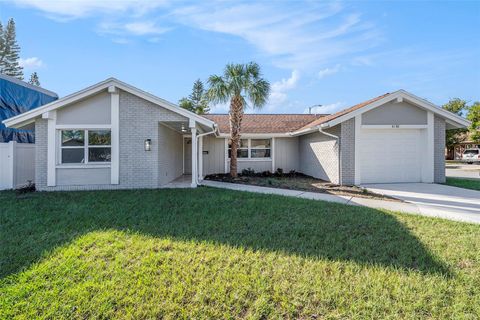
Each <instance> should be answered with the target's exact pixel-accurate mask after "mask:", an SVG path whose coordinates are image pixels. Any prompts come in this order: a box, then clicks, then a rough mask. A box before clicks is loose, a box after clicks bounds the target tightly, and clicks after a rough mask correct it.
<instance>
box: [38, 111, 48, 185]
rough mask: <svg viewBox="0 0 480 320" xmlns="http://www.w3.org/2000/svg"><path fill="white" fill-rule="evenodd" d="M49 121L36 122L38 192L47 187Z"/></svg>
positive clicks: (39, 120) (40, 120)
mask: <svg viewBox="0 0 480 320" xmlns="http://www.w3.org/2000/svg"><path fill="white" fill-rule="evenodd" d="M47 130H48V125H47V120H46V119H37V120H36V121H35V186H36V188H37V189H38V190H43V189H45V188H46V187H47Z"/></svg>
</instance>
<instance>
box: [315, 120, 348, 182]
mask: <svg viewBox="0 0 480 320" xmlns="http://www.w3.org/2000/svg"><path fill="white" fill-rule="evenodd" d="M322 126H323V127H325V128H328V127H330V125H329V124H327V123H325V124H323V125H320V126H318V131H319V132H320V133H322V134H324V135H326V136H329V137H332V138H334V139H336V140H337V143H338V184H342V163H341V150H340V137H339V136H336V135H334V134H331V133H328V132H325V131H323V130H322Z"/></svg>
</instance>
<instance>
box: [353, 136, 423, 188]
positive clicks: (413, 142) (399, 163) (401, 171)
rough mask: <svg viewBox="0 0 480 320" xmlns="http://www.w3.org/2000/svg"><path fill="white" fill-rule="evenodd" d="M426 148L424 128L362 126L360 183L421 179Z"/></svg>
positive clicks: (417, 180)
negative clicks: (406, 128) (363, 127)
mask: <svg viewBox="0 0 480 320" xmlns="http://www.w3.org/2000/svg"><path fill="white" fill-rule="evenodd" d="M425 148H426V146H425V138H424V135H423V134H422V130H417V129H409V130H405V129H404V130H402V129H385V130H383V129H382V130H378V129H362V133H361V138H360V148H359V154H358V155H359V157H360V163H359V164H360V180H361V183H395V182H420V181H421V177H422V154H424V150H425Z"/></svg>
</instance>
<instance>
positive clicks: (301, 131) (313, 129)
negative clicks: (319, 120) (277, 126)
mask: <svg viewBox="0 0 480 320" xmlns="http://www.w3.org/2000/svg"><path fill="white" fill-rule="evenodd" d="M319 128H320V126H314V127H311V128H307V129H303V130H298V131H294V132H291V133H289V134H288V135H289V136H291V137H297V136H301V135H304V134H309V133H312V132H317V131H318V129H319Z"/></svg>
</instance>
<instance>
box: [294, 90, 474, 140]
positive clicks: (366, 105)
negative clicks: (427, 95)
mask: <svg viewBox="0 0 480 320" xmlns="http://www.w3.org/2000/svg"><path fill="white" fill-rule="evenodd" d="M396 99H398V100H399V101H403V100H406V101H408V102H410V103H412V104H414V105H416V106H418V107H420V108H422V109H425V110H428V111H431V112H433V113H434V114H437V115H439V116H440V117H442V118H444V119H445V121H446V122H447V123H448V124H450V125H451V126H452V127H454V128H465V127H467V126H469V125H470V122H469V121H468V120H466V119H464V118H462V117H461V116H459V115H457V114H454V113H452V112H449V111H447V110H445V109H442V108H440V107H438V106H436V105H434V104H433V103H431V102H429V101H427V100H425V99H422V98H420V97H417V96H416V95H414V94H411V93H409V92H407V91H405V90H398V91H395V92H392V93H385V94H383V95H381V96H378V97H375V98H373V99H370V100H367V101H364V102H362V103H359V104H356V105H354V106H353V107H350V108H347V109H344V110H341V111H339V112H337V113H334V114H331V115H329V116H326V117H323V118H320V119H317V120H315V121H312V122H311V123H309V124H307V125H305V126H303V127H302V128H300V129H299V130H297V131H296V132H293V134H294V135H299V134H305V133H308V132H311V131H313V130H316V129H318V128H328V127H333V126H335V125H337V124H339V123H342V122H344V121H347V120H349V119H351V118H353V117H355V116H357V115H359V114H362V113H364V112H367V111H369V110H372V109H374V108H376V107H379V106H381V105H383V104H385V103H387V102H390V101H393V100H396Z"/></svg>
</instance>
